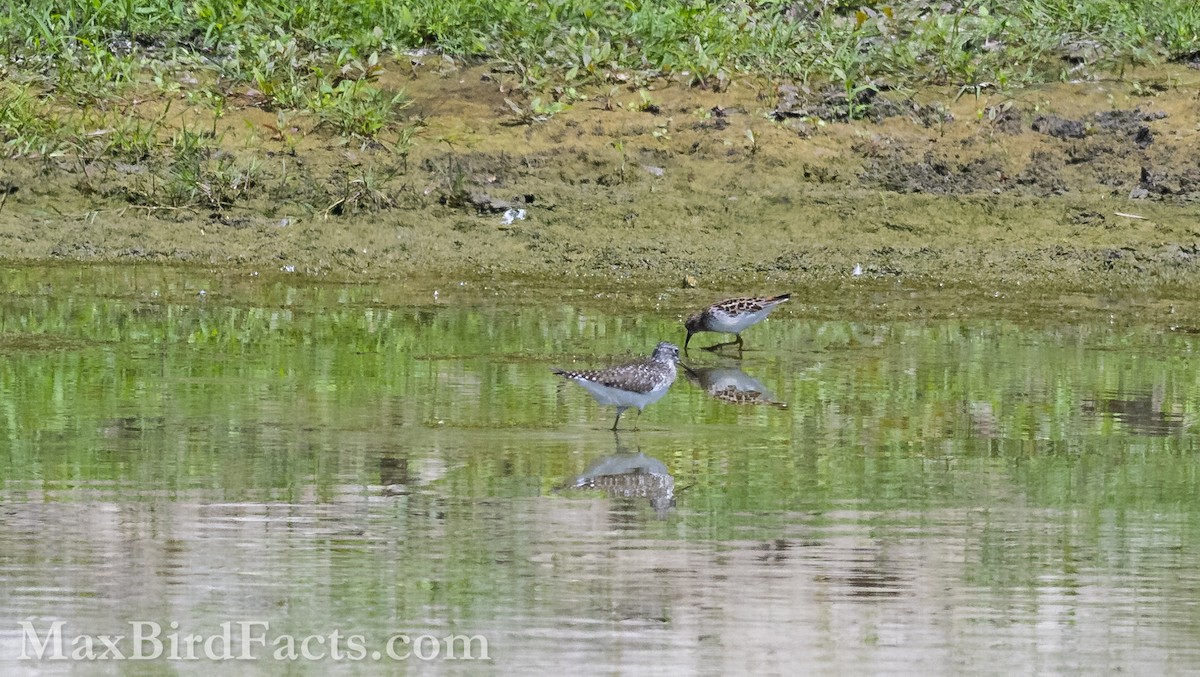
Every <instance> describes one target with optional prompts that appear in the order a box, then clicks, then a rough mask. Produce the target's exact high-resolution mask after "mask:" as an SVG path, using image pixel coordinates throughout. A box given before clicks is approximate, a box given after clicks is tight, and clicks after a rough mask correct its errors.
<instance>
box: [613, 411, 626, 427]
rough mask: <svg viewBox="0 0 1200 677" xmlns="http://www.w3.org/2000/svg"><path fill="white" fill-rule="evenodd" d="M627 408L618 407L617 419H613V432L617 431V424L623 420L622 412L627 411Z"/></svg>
mask: <svg viewBox="0 0 1200 677" xmlns="http://www.w3.org/2000/svg"><path fill="white" fill-rule="evenodd" d="M627 408H628V407H617V420H615V421H613V427H612V431H613V432H617V424H618V423H620V422H621V414H623V413H625V410H626V409H627Z"/></svg>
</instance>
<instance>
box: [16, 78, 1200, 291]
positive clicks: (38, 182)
mask: <svg viewBox="0 0 1200 677" xmlns="http://www.w3.org/2000/svg"><path fill="white" fill-rule="evenodd" d="M396 72H399V69H396ZM386 77H391V78H393V82H391V84H392V85H393V86H394V87H396V88H403V89H404V90H405V91H406V92H407V93H408V95H410V96H411V97H412V99H413V101H414V110H413V115H414V116H419V117H420V119H421V120H423V126H422V128H421V132H420V134H419V136H418V137H417V139H416V141H415V143H414V144H413V145H412V147H411V151H408V152H406V154H405V156H404V157H403V158H401V157H399V156H398V155H397V153H396V148H395V146H394V145H388V144H371V143H360V142H357V141H353V142H350V143H347V142H346V140H344V139H336V138H332V137H330V136H329V135H328V134H324V133H322V132H321V131H320V130H319V129H317V128H315V127H309V126H307V125H306V124H305V123H304V121H298V122H297V123H296V127H295V128H294V129H293V131H294V134H293V135H291V136H289V137H288V138H286V139H284V138H282V136H281V135H276V134H274V132H273V131H271V130H275V131H278V130H277V129H276V127H275V122H274V121H275V119H276V118H275V115H274V114H273V113H270V112H267V111H263V110H261V109H259V108H256V107H255V106H253V105H249V104H247V105H244V106H242V107H235V108H231V110H230V111H229V112H227V113H226V114H225V115H224V117H222V118H221V120H220V128H219V130H218V134H217V139H218V140H219V145H220V147H221V149H222V150H221V151H220V153H225V154H227V157H229V158H233V159H235V160H236V161H245V160H246V159H247V158H249V159H251V160H253V162H254V163H255V165H254V166H255V167H256V168H257V169H256V171H257V172H258V173H257V174H256V175H255V179H254V182H253V184H250V182H247V186H246V189H245V190H243V191H242V193H240V194H239V199H238V200H236V201H232V202H230V203H228V204H219V205H216V206H215V207H214V206H211V205H210V206H205V205H197V204H189V205H184V206H181V207H178V208H164V207H161V206H157V205H152V204H139V200H138V199H137V196H138V195H142V194H144V192H145V190H146V185H147V183H146V182H147V180H148V179H147V178H146V176H147V175H148V173H149V170H148V165H149V162H147V163H146V166H139V165H138V164H136V163H134V164H129V163H105V162H103V161H101V160H90V161H89V160H81V159H79V158H39V157H29V158H23V159H17V160H10V161H8V162H6V163H4V165H3V169H0V187H3V188H4V191H5V192H6V193H7V195H6V197H5V199H4V204H3V207H2V208H0V260H4V261H7V262H26V263H36V262H39V261H43V262H49V261H56V262H72V261H81V262H161V263H173V264H189V265H195V264H199V265H204V266H214V265H215V266H231V267H233V268H235V269H262V270H269V271H276V270H278V271H284V272H289V273H293V274H310V275H323V276H334V277H338V278H350V279H365V280H388V279H405V278H410V277H420V278H438V277H444V278H445V279H451V278H471V279H477V278H480V277H487V278H495V279H503V278H506V277H517V276H520V277H524V278H536V279H541V280H545V281H548V282H553V281H555V280H564V281H573V280H578V281H579V283H580V284H582V283H583V282H584V281H586V280H591V281H592V282H593V283H598V284H609V283H616V282H623V281H624V282H637V283H639V284H643V283H644V284H645V285H647V286H656V285H657V286H666V285H670V286H677V285H682V284H684V282H683V281H684V280H688V284H692V283H694V284H697V285H699V286H701V287H703V288H711V289H727V288H738V287H744V286H747V285H752V286H764V285H766V286H771V287H787V288H796V287H799V286H803V285H830V284H832V285H835V286H836V285H837V284H841V283H842V282H843V281H852V280H854V279H863V280H870V279H874V280H880V281H887V280H895V281H903V282H904V283H906V284H912V285H916V286H922V287H935V286H938V285H951V286H955V287H964V286H967V287H972V286H973V287H984V288H986V287H997V288H1015V287H1017V286H1021V287H1024V288H1027V289H1028V288H1033V289H1039V290H1051V291H1058V292H1070V291H1087V290H1112V289H1139V290H1142V291H1145V292H1147V293H1155V294H1157V293H1159V292H1161V293H1162V294H1163V295H1168V296H1171V295H1183V294H1185V293H1186V291H1187V290H1188V289H1189V288H1194V286H1195V285H1196V284H1197V283H1198V282H1200V154H1197V153H1196V152H1195V148H1197V147H1200V106H1198V105H1197V98H1198V97H1197V94H1196V92H1197V87H1196V84H1197V83H1200V72H1198V71H1196V70H1193V69H1188V68H1184V67H1179V68H1177V69H1174V70H1169V71H1162V70H1159V71H1156V72H1146V73H1139V74H1135V75H1133V76H1127V77H1126V78H1125V79H1123V80H1112V81H1098V82H1095V81H1094V82H1085V83H1073V84H1059V85H1052V86H1046V87H1038V88H1028V89H1023V90H1018V91H1016V92H1012V93H1007V94H997V93H993V92H991V91H990V90H986V91H984V92H981V93H980V94H979V96H978V97H976V96H974V95H972V94H967V95H963V96H957V95H956V94H957V93H954V92H943V91H927V92H918V93H915V94H912V95H905V96H900V95H888V96H881V97H880V98H879V99H878V100H877V101H873V102H871V106H870V108H869V109H868V110H867V111H866V113H867V115H866V116H865V117H864V119H860V120H855V121H837V120H836V119H832V118H833V117H835V116H833V115H831V114H829V112H828V111H826V110H823V109H821V108H820V105H821V97H820V95H819V94H814V93H809V94H808V95H807V96H798V95H797V94H796V92H795V91H793V90H791V89H787V88H781V87H779V86H777V85H776V86H770V87H768V86H766V85H756V84H755V83H734V84H733V85H732V86H731V87H730V88H729V89H727V90H726V91H724V92H712V91H705V90H700V89H695V88H687V87H682V86H679V85H673V84H664V85H662V86H661V87H660V88H656V89H651V90H649V94H648V96H649V101H650V104H651V105H646V104H647V96H646V95H645V94H644V93H643V92H632V91H621V92H620V93H618V94H617V95H616V96H609V97H600V96H593V97H591V98H589V99H588V100H580V101H577V102H575V103H574V104H573V105H571V106H570V107H569V108H568V109H566V110H564V111H562V112H559V113H557V114H554V115H552V116H549V117H548V118H546V119H544V120H537V119H532V118H529V117H528V116H526V117H525V118H524V119H522V118H521V117H520V116H517V115H516V114H515V112H514V109H513V106H510V105H509V104H510V103H516V104H517V107H518V108H519V107H520V106H522V105H525V103H526V102H523V101H513V98H512V97H514V96H515V95H514V94H513V93H512V92H505V91H502V89H503V87H500V86H498V85H497V83H496V81H495V77H494V75H493V74H492V73H490V71H489V70H488V68H487V67H485V66H477V67H473V68H467V69H451V70H448V71H447V70H442V71H429V72H418V73H407V74H405V75H403V76H401V75H396V74H394V73H392V72H391V71H389V74H388V75H387V76H386ZM506 99H507V101H506ZM152 103H153V102H151V103H148V104H146V105H147V106H148V107H149V106H152ZM160 103H161V102H160ZM181 108H185V107H181ZM150 114H151V112H150V108H148V109H147V112H146V115H150ZM178 115H179V118H178V119H179V120H180V121H181V122H180V124H184V123H185V121H186V120H187V118H186V115H187V113H186V110H184V111H181V112H180V113H178ZM825 117H829V118H831V119H828V120H826V119H825ZM139 191H141V192H139ZM131 196H132V197H131Z"/></svg>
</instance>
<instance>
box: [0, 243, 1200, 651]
mask: <svg viewBox="0 0 1200 677" xmlns="http://www.w3.org/2000/svg"><path fill="white" fill-rule="evenodd" d="M3 280H4V282H3V290H4V291H5V292H6V293H5V295H4V296H3V298H2V300H0V440H2V441H0V672H2V673H3V674H5V675H9V674H66V673H73V672H82V673H85V674H127V673H128V674H175V673H179V674H211V672H212V670H213V669H214V664H213V663H212V662H210V661H208V660H201V661H187V660H162V659H160V660H158V661H151V662H145V661H143V662H137V661H72V660H66V661H47V660H40V661H26V660H20V659H19V656H20V654H21V652H22V651H23V650H25V651H26V652H28V651H29V642H28V638H27V636H26V635H25V634H24V633H25V631H24V630H23V627H22V626H21V625H20V623H21V622H22V621H26V622H28V623H30V624H32V626H33V627H35V628H37V630H38V631H39V632H41V633H43V634H45V633H46V632H47V630H48V629H49V628H50V627H51V624H52V623H54V622H55V621H63V623H64V624H63V626H62V633H63V635H64V638H65V641H68V642H69V641H70V640H71V639H72V638H74V637H75V636H77V635H81V634H86V635H101V634H107V635H122V634H123V635H126V639H125V644H123V645H121V646H123V647H124V648H125V649H127V651H126V653H129V651H128V649H130V648H131V644H130V643H129V642H130V640H129V637H128V636H129V635H130V634H131V630H130V628H131V626H130V625H129V624H130V623H131V622H142V623H149V622H154V623H158V624H159V625H160V626H161V627H162V631H163V635H162V638H163V639H166V635H167V633H170V632H172V631H173V630H172V629H171V628H172V626H171V625H170V624H172V623H175V624H177V625H176V626H174V627H176V628H178V632H179V634H180V635H182V634H186V633H193V634H197V635H201V636H204V637H210V636H212V635H218V634H220V632H221V625H220V624H221V623H226V622H229V623H233V624H235V625H234V626H235V627H236V628H240V627H241V626H240V625H237V624H239V623H250V622H261V623H266V624H267V625H268V627H269V630H267V631H266V633H265V634H266V636H267V638H268V641H270V640H272V639H275V638H278V637H281V636H289V637H294V638H297V639H301V638H304V637H308V636H316V635H319V636H323V637H324V639H325V643H324V644H322V645H316V644H313V645H312V647H313V648H314V649H317V650H320V651H321V652H323V657H322V658H320V659H319V660H305V659H303V658H299V659H297V660H276V659H274V658H273V657H272V651H273V649H274V647H273V646H270V645H268V647H266V648H265V649H264V648H261V647H258V648H253V647H251V648H252V649H253V653H254V656H255V658H256V660H251V661H227V662H223V663H222V664H221V665H220V666H219V668H220V670H221V672H222V673H223V674H224V673H231V674H313V675H324V674H380V673H384V674H392V673H394V674H407V673H409V672H413V673H426V672H429V673H471V674H475V673H497V674H512V673H517V672H528V673H531V674H538V673H555V674H560V673H563V672H568V671H569V672H572V673H575V672H579V673H584V674H613V673H618V672H619V673H625V674H639V673H671V674H730V673H739V672H747V671H752V672H755V673H759V674H772V673H775V674H785V673H786V674H794V673H795V672H796V671H797V670H803V671H812V672H817V673H826V674H828V673H836V674H876V673H881V672H886V673H890V674H921V675H925V674H961V673H964V672H976V673H981V674H1013V673H1018V674H1020V673H1026V674H1028V673H1053V674H1101V673H1109V672H1116V671H1122V672H1124V673H1128V674H1164V673H1166V674H1181V673H1187V672H1192V671H1194V670H1196V669H1200V649H1198V648H1197V647H1200V642H1198V640H1200V593H1198V592H1197V591H1198V589H1200V573H1198V572H1197V569H1196V567H1195V562H1196V561H1200V505H1198V502H1197V501H1196V499H1195V497H1196V496H1197V488H1198V486H1197V485H1198V483H1200V463H1197V460H1196V436H1195V432H1196V424H1197V419H1196V416H1197V406H1198V404H1200V357H1198V355H1197V350H1196V349H1197V338H1196V336H1195V335H1193V334H1189V333H1186V332H1180V331H1169V330H1168V328H1166V327H1162V326H1155V325H1150V324H1139V323H1138V322H1137V321H1136V320H1134V319H1130V318H1125V319H1124V320H1123V321H1120V322H1112V321H1109V322H1104V321H1097V322H1092V321H1067V320H1059V321H1055V320H1052V319H1044V318H1043V319H1040V320H1037V321H1029V322H1020V323H1018V322H1014V321H1012V320H1006V319H997V318H995V317H990V316H988V315H983V314H981V315H978V316H965V317H961V316H960V317H957V318H954V319H928V320H897V319H894V318H881V319H880V320H878V321H853V322H852V321H846V320H839V319H838V317H837V315H836V313H830V314H828V315H827V316H821V314H820V313H819V312H813V309H812V308H811V307H810V308H807V309H805V310H804V312H799V311H798V310H795V309H794V310H792V311H791V312H787V311H785V310H781V311H780V312H778V313H777V314H776V315H775V316H773V317H772V319H771V320H769V321H768V322H766V323H765V324H762V325H760V326H757V327H754V328H753V329H751V330H749V331H747V332H746V334H745V339H746V343H747V347H748V350H747V351H746V352H745V353H744V355H743V356H742V358H741V359H735V356H734V355H733V354H730V353H725V354H721V355H712V354H707V353H704V352H703V351H695V350H693V354H692V355H691V356H690V358H689V360H688V363H689V364H690V365H692V366H693V367H694V368H695V370H696V371H697V374H698V375H697V377H696V378H695V379H694V381H689V380H688V379H685V378H683V377H682V376H681V377H680V379H679V380H678V381H677V383H676V384H675V386H674V387H673V389H672V391H671V392H670V393H669V394H668V395H667V397H666V398H664V399H663V400H662V401H660V402H658V403H656V404H654V405H652V406H651V407H649V408H648V409H647V410H646V412H645V413H644V415H643V416H642V417H641V419H640V428H641V429H640V430H639V431H637V432H634V431H632V430H624V431H622V432H621V433H620V434H619V435H614V434H613V433H611V432H609V431H608V430H607V427H608V426H609V425H611V421H612V416H613V412H612V410H611V409H605V408H600V407H598V406H596V405H595V404H594V402H593V401H592V400H591V398H590V397H589V396H588V395H587V393H586V392H585V391H583V389H581V388H579V387H577V386H575V385H573V384H570V383H566V382H563V381H561V379H558V378H556V377H554V376H553V374H551V373H550V371H549V367H551V366H566V365H573V364H580V365H584V364H587V365H590V364H603V363H605V361H606V360H611V359H624V358H629V357H632V356H636V355H641V354H644V353H646V352H648V351H649V350H650V349H651V348H652V347H653V345H654V344H655V343H656V342H657V341H658V340H662V339H668V340H670V339H677V340H682V329H681V325H680V324H679V317H680V316H681V314H682V313H683V312H684V311H685V310H687V309H689V308H690V305H694V302H693V301H692V298H691V297H690V296H688V295H686V294H685V293H684V292H673V293H664V294H662V295H661V296H646V297H641V296H639V297H637V299H638V300H637V301H636V302H634V303H632V304H631V305H630V306H628V307H625V306H622V305H621V304H620V303H618V302H617V301H619V300H620V299H619V296H615V295H613V294H611V293H603V294H599V295H597V294H595V293H592V291H590V290H573V291H572V293H571V294H568V295H567V296H566V298H567V300H566V301H564V300H558V299H561V298H562V297H561V296H560V295H559V294H555V293H546V294H545V295H541V296H539V295H538V294H537V290H529V289H523V288H519V287H515V286H511V285H510V286H504V285H492V286H489V285H488V284H486V283H482V282H480V283H475V282H472V283H470V284H464V285H463V286H461V287H459V286H451V287H449V288H444V289H442V288H439V289H436V291H437V292H438V294H437V296H436V298H435V296H434V294H433V292H434V291H435V288H434V287H429V288H424V287H421V286H420V285H394V286H362V285H339V284H318V283H315V282H311V281H305V280H302V279H300V278H288V277H286V276H285V277H281V278H271V279H267V278H266V277H253V276H248V275H244V274H241V275H239V274H232V273H213V272H208V271H202V270H184V271H179V270H163V269H158V268H133V267H126V268H83V269H50V270H33V269H10V270H6V271H4V278H3ZM892 293H895V294H899V293H900V292H890V291H887V290H881V291H879V292H878V294H879V295H877V296H875V297H873V298H876V299H877V300H878V301H880V302H881V304H886V302H887V301H888V299H889V298H890V297H889V296H888V295H889V294H892ZM1069 316H1070V315H1069V313H1067V312H1064V313H1063V314H1061V316H1060V317H1064V318H1065V317H1069ZM706 338H708V336H706V335H701V336H698V337H697V338H696V339H695V340H694V341H693V343H694V344H695V343H699V344H700V345H703V344H704V343H705V341H704V340H703V339H706ZM705 377H707V380H706V378H705ZM739 394H740V395H741V396H740V397H735V396H734V395H739ZM632 423H633V416H632V415H629V416H627V417H626V420H625V421H623V424H625V425H627V426H631V425H632ZM143 627H145V626H143ZM335 631H336V632H339V633H341V634H342V635H343V636H346V635H352V634H358V635H360V636H362V638H363V639H364V642H365V654H366V655H365V656H363V657H362V659H361V660H352V659H349V658H345V659H343V660H335V659H334V658H333V657H331V656H329V652H330V649H331V647H330V645H329V640H328V636H329V635H330V633H333V632H335ZM400 633H404V634H406V635H409V636H411V637H413V638H416V637H420V636H423V635H428V636H430V637H431V638H443V637H446V636H448V635H453V634H461V635H472V636H474V635H477V636H482V637H485V638H486V639H487V643H488V647H487V651H488V656H489V658H488V659H487V660H483V661H479V660H463V659H462V652H461V651H460V652H459V655H458V657H457V658H458V659H457V660H450V661H447V660H442V659H443V658H444V657H445V654H446V653H447V652H448V649H447V648H446V647H445V646H443V647H440V648H439V652H440V655H439V659H438V660H432V661H420V660H417V659H416V658H413V657H410V658H409V659H408V660H403V661H401V660H394V659H392V658H389V657H387V656H386V655H384V656H381V658H380V659H379V660H374V659H373V657H372V655H371V652H373V651H377V650H382V649H383V648H384V646H383V645H384V644H385V643H386V641H387V640H388V638H389V637H392V636H394V635H397V634H400ZM234 635H235V641H234V642H233V647H232V648H231V651H232V653H233V654H235V655H236V654H238V653H240V652H241V651H242V650H243V646H242V645H241V644H240V642H238V641H236V639H237V637H236V635H237V631H236V630H235V631H234ZM428 641H429V642H433V639H429V640H428ZM430 646H431V645H426V646H425V647H424V648H425V649H426V650H428V649H429V648H430ZM476 648H478V646H476ZM66 651H67V653H68V654H69V653H70V651H71V647H70V645H69V644H68V646H67V647H66ZM426 653H428V651H426ZM475 653H476V654H478V653H479V651H476V652H475ZM201 655H203V654H201Z"/></svg>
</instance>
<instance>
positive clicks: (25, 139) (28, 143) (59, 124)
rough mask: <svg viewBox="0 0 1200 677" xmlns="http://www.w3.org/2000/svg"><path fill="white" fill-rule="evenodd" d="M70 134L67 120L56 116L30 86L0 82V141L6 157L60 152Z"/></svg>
mask: <svg viewBox="0 0 1200 677" xmlns="http://www.w3.org/2000/svg"><path fill="white" fill-rule="evenodd" d="M70 136H73V133H72V130H71V129H70V127H69V126H68V125H67V124H66V120H64V119H63V118H60V117H59V116H57V115H55V114H54V113H53V112H52V111H50V110H48V109H47V107H46V106H45V105H44V104H43V103H42V102H41V101H40V100H39V99H38V98H37V97H36V96H35V95H34V93H33V92H32V91H31V90H30V88H29V87H26V86H21V85H17V84H15V83H0V143H3V146H4V153H5V155H7V156H9V157H23V156H31V155H36V156H41V157H46V156H51V155H56V154H62V153H64V152H65V151H66V149H67V148H68V147H69V143H68V142H67V138H69V137H70Z"/></svg>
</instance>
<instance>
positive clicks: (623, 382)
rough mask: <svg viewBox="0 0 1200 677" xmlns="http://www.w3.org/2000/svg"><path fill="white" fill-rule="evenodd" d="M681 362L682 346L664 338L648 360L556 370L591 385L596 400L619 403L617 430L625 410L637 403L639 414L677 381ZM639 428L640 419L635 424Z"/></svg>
mask: <svg viewBox="0 0 1200 677" xmlns="http://www.w3.org/2000/svg"><path fill="white" fill-rule="evenodd" d="M678 362H679V346H677V345H675V344H674V343H667V342H666V341H663V342H662V343H659V344H658V345H657V346H655V347H654V353H653V354H651V355H650V357H648V358H646V359H644V360H638V361H637V362H630V363H628V364H621V365H617V366H615V367H608V368H607V369H586V370H583V371H572V370H569V369H554V370H552V371H554V373H555V374H558V375H559V376H563V377H566V378H569V379H571V380H572V381H575V382H576V383H578V384H579V385H581V386H583V387H584V388H586V389H587V391H588V392H589V393H591V394H592V397H594V398H596V401H597V402H599V403H600V404H604V405H615V406H616V407H617V420H615V421H613V427H612V429H613V430H616V429H617V424H618V423H620V422H621V414H623V413H624V412H625V410H626V409H628V408H630V407H637V410H638V418H641V416H642V409H644V408H645V407H646V406H647V405H650V404H653V403H655V402H657V401H659V400H660V399H662V396H663V395H666V394H667V389H668V388H670V387H671V384H672V383H673V382H674V381H675V374H676V370H675V364H676V363H678ZM633 427H634V430H637V423H636V422H635V423H634V424H633Z"/></svg>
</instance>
